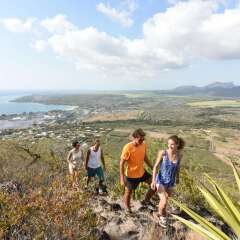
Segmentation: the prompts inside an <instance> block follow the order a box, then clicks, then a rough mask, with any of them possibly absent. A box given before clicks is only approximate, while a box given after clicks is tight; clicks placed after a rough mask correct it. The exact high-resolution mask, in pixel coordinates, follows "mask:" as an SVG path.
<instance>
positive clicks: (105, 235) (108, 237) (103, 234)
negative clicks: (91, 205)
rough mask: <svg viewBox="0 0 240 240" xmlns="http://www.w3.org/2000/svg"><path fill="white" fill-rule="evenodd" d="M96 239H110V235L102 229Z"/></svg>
mask: <svg viewBox="0 0 240 240" xmlns="http://www.w3.org/2000/svg"><path fill="white" fill-rule="evenodd" d="M97 239H98V240H111V238H110V236H109V235H108V234H107V233H106V232H105V231H103V232H102V233H101V234H100V236H99V237H98V238H97Z"/></svg>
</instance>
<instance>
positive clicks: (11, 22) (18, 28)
mask: <svg viewBox="0 0 240 240" xmlns="http://www.w3.org/2000/svg"><path fill="white" fill-rule="evenodd" d="M35 21H36V19H35V18H28V19H26V20H25V21H24V20H22V19H19V18H5V19H2V20H1V21H0V22H1V23H2V24H3V26H4V27H5V28H6V29H7V30H8V31H10V32H15V33H23V32H29V31H31V30H32V27H33V23H34V22H35Z"/></svg>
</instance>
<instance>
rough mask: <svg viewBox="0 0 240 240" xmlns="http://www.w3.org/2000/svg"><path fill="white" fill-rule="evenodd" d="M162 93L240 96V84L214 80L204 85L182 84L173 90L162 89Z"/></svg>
mask: <svg viewBox="0 0 240 240" xmlns="http://www.w3.org/2000/svg"><path fill="white" fill-rule="evenodd" d="M160 93H162V94H168V95H181V96H213V97H232V98H240V86H237V85H235V84H234V83H233V82H214V83H211V84H209V85H206V86H204V87H197V86H191V85H190V86H180V87H177V88H174V89H172V90H164V91H160Z"/></svg>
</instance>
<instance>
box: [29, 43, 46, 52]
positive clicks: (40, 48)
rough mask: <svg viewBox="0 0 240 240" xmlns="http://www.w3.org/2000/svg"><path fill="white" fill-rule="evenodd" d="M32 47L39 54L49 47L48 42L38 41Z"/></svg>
mask: <svg viewBox="0 0 240 240" xmlns="http://www.w3.org/2000/svg"><path fill="white" fill-rule="evenodd" d="M30 46H31V47H32V48H34V49H35V50H36V51H37V52H43V51H44V50H45V49H46V48H47V47H48V42H46V41H44V40H37V41H35V42H34V43H33V44H31V45H30Z"/></svg>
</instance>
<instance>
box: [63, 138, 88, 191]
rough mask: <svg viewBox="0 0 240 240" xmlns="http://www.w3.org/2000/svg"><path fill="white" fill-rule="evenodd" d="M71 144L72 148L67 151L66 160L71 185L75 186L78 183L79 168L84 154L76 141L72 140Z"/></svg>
mask: <svg viewBox="0 0 240 240" xmlns="http://www.w3.org/2000/svg"><path fill="white" fill-rule="evenodd" d="M72 146H73V149H72V150H71V151H69V153H68V156H67V162H68V167H69V173H70V175H71V177H72V186H73V187H77V186H78V185H79V168H80V166H81V164H83V160H84V156H83V151H82V149H81V145H80V143H79V142H78V141H74V142H73V143H72Z"/></svg>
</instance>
